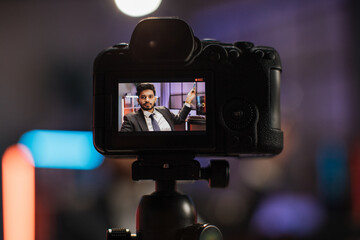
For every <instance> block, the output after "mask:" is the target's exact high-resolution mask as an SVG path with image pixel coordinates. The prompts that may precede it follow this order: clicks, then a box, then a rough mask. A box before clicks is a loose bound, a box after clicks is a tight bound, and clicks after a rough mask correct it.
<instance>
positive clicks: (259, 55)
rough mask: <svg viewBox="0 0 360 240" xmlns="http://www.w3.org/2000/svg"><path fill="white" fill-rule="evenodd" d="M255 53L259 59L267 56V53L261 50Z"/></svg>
mask: <svg viewBox="0 0 360 240" xmlns="http://www.w3.org/2000/svg"><path fill="white" fill-rule="evenodd" d="M254 53H255V55H256V57H257V58H259V59H261V58H263V57H264V56H265V53H264V52H263V51H261V50H256V51H255V52H254Z"/></svg>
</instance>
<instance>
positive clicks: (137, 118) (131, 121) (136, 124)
mask: <svg viewBox="0 0 360 240" xmlns="http://www.w3.org/2000/svg"><path fill="white" fill-rule="evenodd" d="M155 109H156V110H157V111H159V112H160V113H161V114H162V115H163V116H164V118H165V119H166V121H167V122H168V123H169V125H170V127H171V130H172V131H174V125H175V124H179V123H183V122H184V121H185V119H186V117H187V115H188V114H189V112H190V110H191V108H189V107H187V106H185V105H184V106H183V108H182V109H181V110H180V111H179V113H178V114H177V115H175V114H173V113H172V112H170V110H169V109H167V108H166V107H155ZM137 131H139V132H141V131H149V129H148V127H147V124H146V121H145V117H144V113H143V111H142V110H138V111H136V112H132V113H129V114H126V115H125V116H124V122H123V124H122V126H121V129H120V132H137Z"/></svg>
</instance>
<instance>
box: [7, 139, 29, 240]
mask: <svg viewBox="0 0 360 240" xmlns="http://www.w3.org/2000/svg"><path fill="white" fill-rule="evenodd" d="M2 187H3V223H4V240H20V239H21V240H35V167H34V161H33V158H32V156H31V153H30V151H29V150H28V149H27V148H26V147H25V146H24V145H21V144H16V145H13V146H11V147H9V148H8V149H7V150H6V151H5V153H4V155H3V158H2Z"/></svg>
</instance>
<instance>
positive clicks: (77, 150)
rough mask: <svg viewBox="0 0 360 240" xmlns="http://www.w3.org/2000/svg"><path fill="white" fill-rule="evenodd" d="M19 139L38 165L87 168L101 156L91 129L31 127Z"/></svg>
mask: <svg viewBox="0 0 360 240" xmlns="http://www.w3.org/2000/svg"><path fill="white" fill-rule="evenodd" d="M19 143H22V144H24V145H25V146H27V147H28V148H29V150H30V152H31V154H32V156H33V158H34V162H35V167H38V168H65V169H83V170H90V169H94V168H96V167H98V166H100V165H101V163H102V162H103V160H104V157H103V156H102V155H101V154H100V153H98V152H97V151H96V150H95V147H94V145H93V136H92V132H86V131H57V130H32V131H29V132H26V133H24V134H23V135H22V136H21V138H20V140H19Z"/></svg>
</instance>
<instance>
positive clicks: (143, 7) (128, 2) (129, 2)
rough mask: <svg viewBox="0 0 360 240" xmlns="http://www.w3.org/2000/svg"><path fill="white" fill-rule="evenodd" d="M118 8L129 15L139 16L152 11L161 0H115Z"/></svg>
mask: <svg viewBox="0 0 360 240" xmlns="http://www.w3.org/2000/svg"><path fill="white" fill-rule="evenodd" d="M115 3H116V6H117V7H118V8H119V10H120V11H121V12H123V13H125V14H126V15H129V16H131V17H141V16H145V15H147V14H150V13H152V12H154V11H155V10H156V9H158V7H159V6H160V3H161V0H115Z"/></svg>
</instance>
